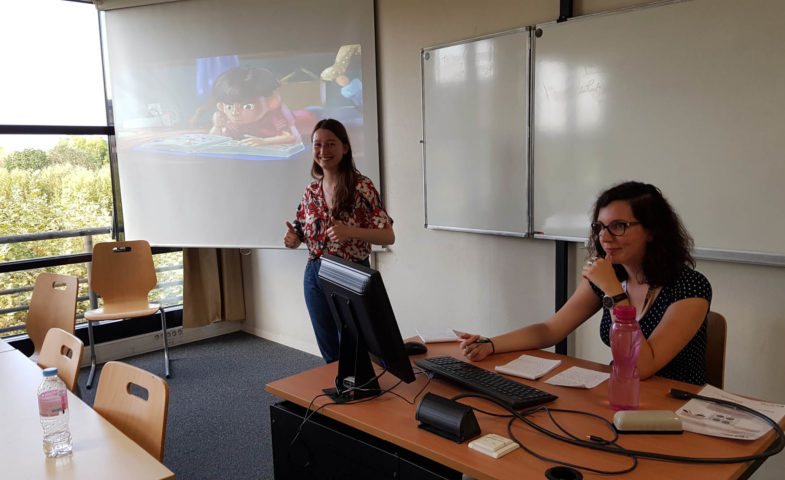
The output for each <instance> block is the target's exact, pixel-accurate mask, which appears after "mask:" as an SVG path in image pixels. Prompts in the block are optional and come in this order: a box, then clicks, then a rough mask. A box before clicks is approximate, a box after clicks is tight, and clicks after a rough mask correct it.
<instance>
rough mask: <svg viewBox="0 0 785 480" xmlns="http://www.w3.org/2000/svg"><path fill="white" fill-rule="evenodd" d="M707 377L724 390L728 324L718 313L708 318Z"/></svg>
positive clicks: (712, 313) (713, 313) (709, 315)
mask: <svg viewBox="0 0 785 480" xmlns="http://www.w3.org/2000/svg"><path fill="white" fill-rule="evenodd" d="M706 322H707V325H706V376H707V381H708V382H709V384H711V385H714V386H715V387H717V388H722V387H723V385H724V383H725V343H726V336H727V328H728V326H727V322H726V321H725V317H723V316H722V315H720V314H719V313H717V312H709V314H708V316H707V317H706Z"/></svg>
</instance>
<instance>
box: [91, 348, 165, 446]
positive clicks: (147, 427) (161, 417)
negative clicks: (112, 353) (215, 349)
mask: <svg viewBox="0 0 785 480" xmlns="http://www.w3.org/2000/svg"><path fill="white" fill-rule="evenodd" d="M145 391H146V392H145ZM93 409H94V410H95V411H96V412H98V413H99V414H101V416H102V417H104V418H105V419H107V420H108V421H109V422H111V424H112V425H114V426H115V427H117V428H118V429H119V430H120V431H122V432H123V433H124V434H126V435H127V436H128V437H129V438H131V440H133V441H134V442H136V443H137V444H138V445H139V446H140V447H142V448H144V449H145V450H147V452H148V453H149V454H150V455H152V456H154V457H155V458H157V459H158V461H159V462H163V458H164V439H165V437H166V415H167V411H168V410H169V385H167V383H166V381H165V380H164V379H162V378H161V377H158V376H156V375H153V374H152V373H150V372H148V371H145V370H142V369H141V368H137V367H134V366H132V365H128V364H127V363H122V362H107V363H106V365H104V368H103V369H102V370H101V378H100V379H99V380H98V388H97V389H96V392H95V402H94V403H93Z"/></svg>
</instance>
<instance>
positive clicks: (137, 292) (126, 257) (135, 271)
mask: <svg viewBox="0 0 785 480" xmlns="http://www.w3.org/2000/svg"><path fill="white" fill-rule="evenodd" d="M91 268H92V271H91V274H90V288H92V289H93V291H94V292H95V293H97V294H98V295H100V296H101V298H103V299H104V311H105V312H106V313H116V312H127V311H133V310H140V309H145V308H147V305H148V303H147V295H148V294H149V293H150V290H152V289H153V287H155V284H156V283H157V279H156V276H155V265H154V264H153V254H152V251H151V250H150V244H149V243H147V241H145V240H133V241H129V242H101V243H97V244H95V246H94V247H93V261H92V267H91Z"/></svg>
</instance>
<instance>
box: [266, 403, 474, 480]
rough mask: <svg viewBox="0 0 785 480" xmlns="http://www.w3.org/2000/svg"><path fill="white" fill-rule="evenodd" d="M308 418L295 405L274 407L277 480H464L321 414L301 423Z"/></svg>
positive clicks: (444, 469) (272, 418)
mask: <svg viewBox="0 0 785 480" xmlns="http://www.w3.org/2000/svg"><path fill="white" fill-rule="evenodd" d="M347 408H351V407H349V406H347ZM304 415H305V408H303V407H300V406H299V405H295V404H293V403H291V402H281V403H278V404H275V405H271V406H270V424H271V425H270V427H271V431H272V440H273V461H274V464H275V478H276V480H287V479H292V480H306V479H335V480H337V479H360V478H362V479H396V480H404V479H417V480H420V479H423V480H426V479H427V480H430V479H434V480H436V479H440V480H460V479H461V476H462V475H461V473H460V472H457V471H455V470H452V469H450V468H447V467H445V466H444V465H441V464H439V463H436V462H434V461H432V460H429V459H427V458H425V457H423V456H421V455H417V454H416V453H413V452H410V451H408V450H405V449H403V448H401V447H398V446H397V445H394V444H392V443H389V442H386V441H384V440H381V439H379V438H376V437H374V436H372V435H369V434H367V433H364V432H361V431H359V430H357V429H355V428H352V427H349V426H347V425H344V424H342V423H340V422H337V421H335V420H332V419H330V418H327V417H325V416H323V415H320V414H318V413H317V414H314V415H312V416H311V417H310V418H309V420H308V422H306V423H305V424H303V416H304ZM412 421H414V419H412ZM301 426H302V428H301ZM298 431H299V433H298Z"/></svg>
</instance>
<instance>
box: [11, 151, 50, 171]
mask: <svg viewBox="0 0 785 480" xmlns="http://www.w3.org/2000/svg"><path fill="white" fill-rule="evenodd" d="M50 163H51V162H50V161H49V158H48V157H47V156H46V152H44V151H43V150H38V149H37V148H25V149H24V150H22V151H21V152H13V153H11V154H10V155H8V156H7V157H6V159H5V168H7V169H8V170H16V169H20V170H40V169H42V168H44V167H46V166H47V165H49V164H50Z"/></svg>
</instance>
